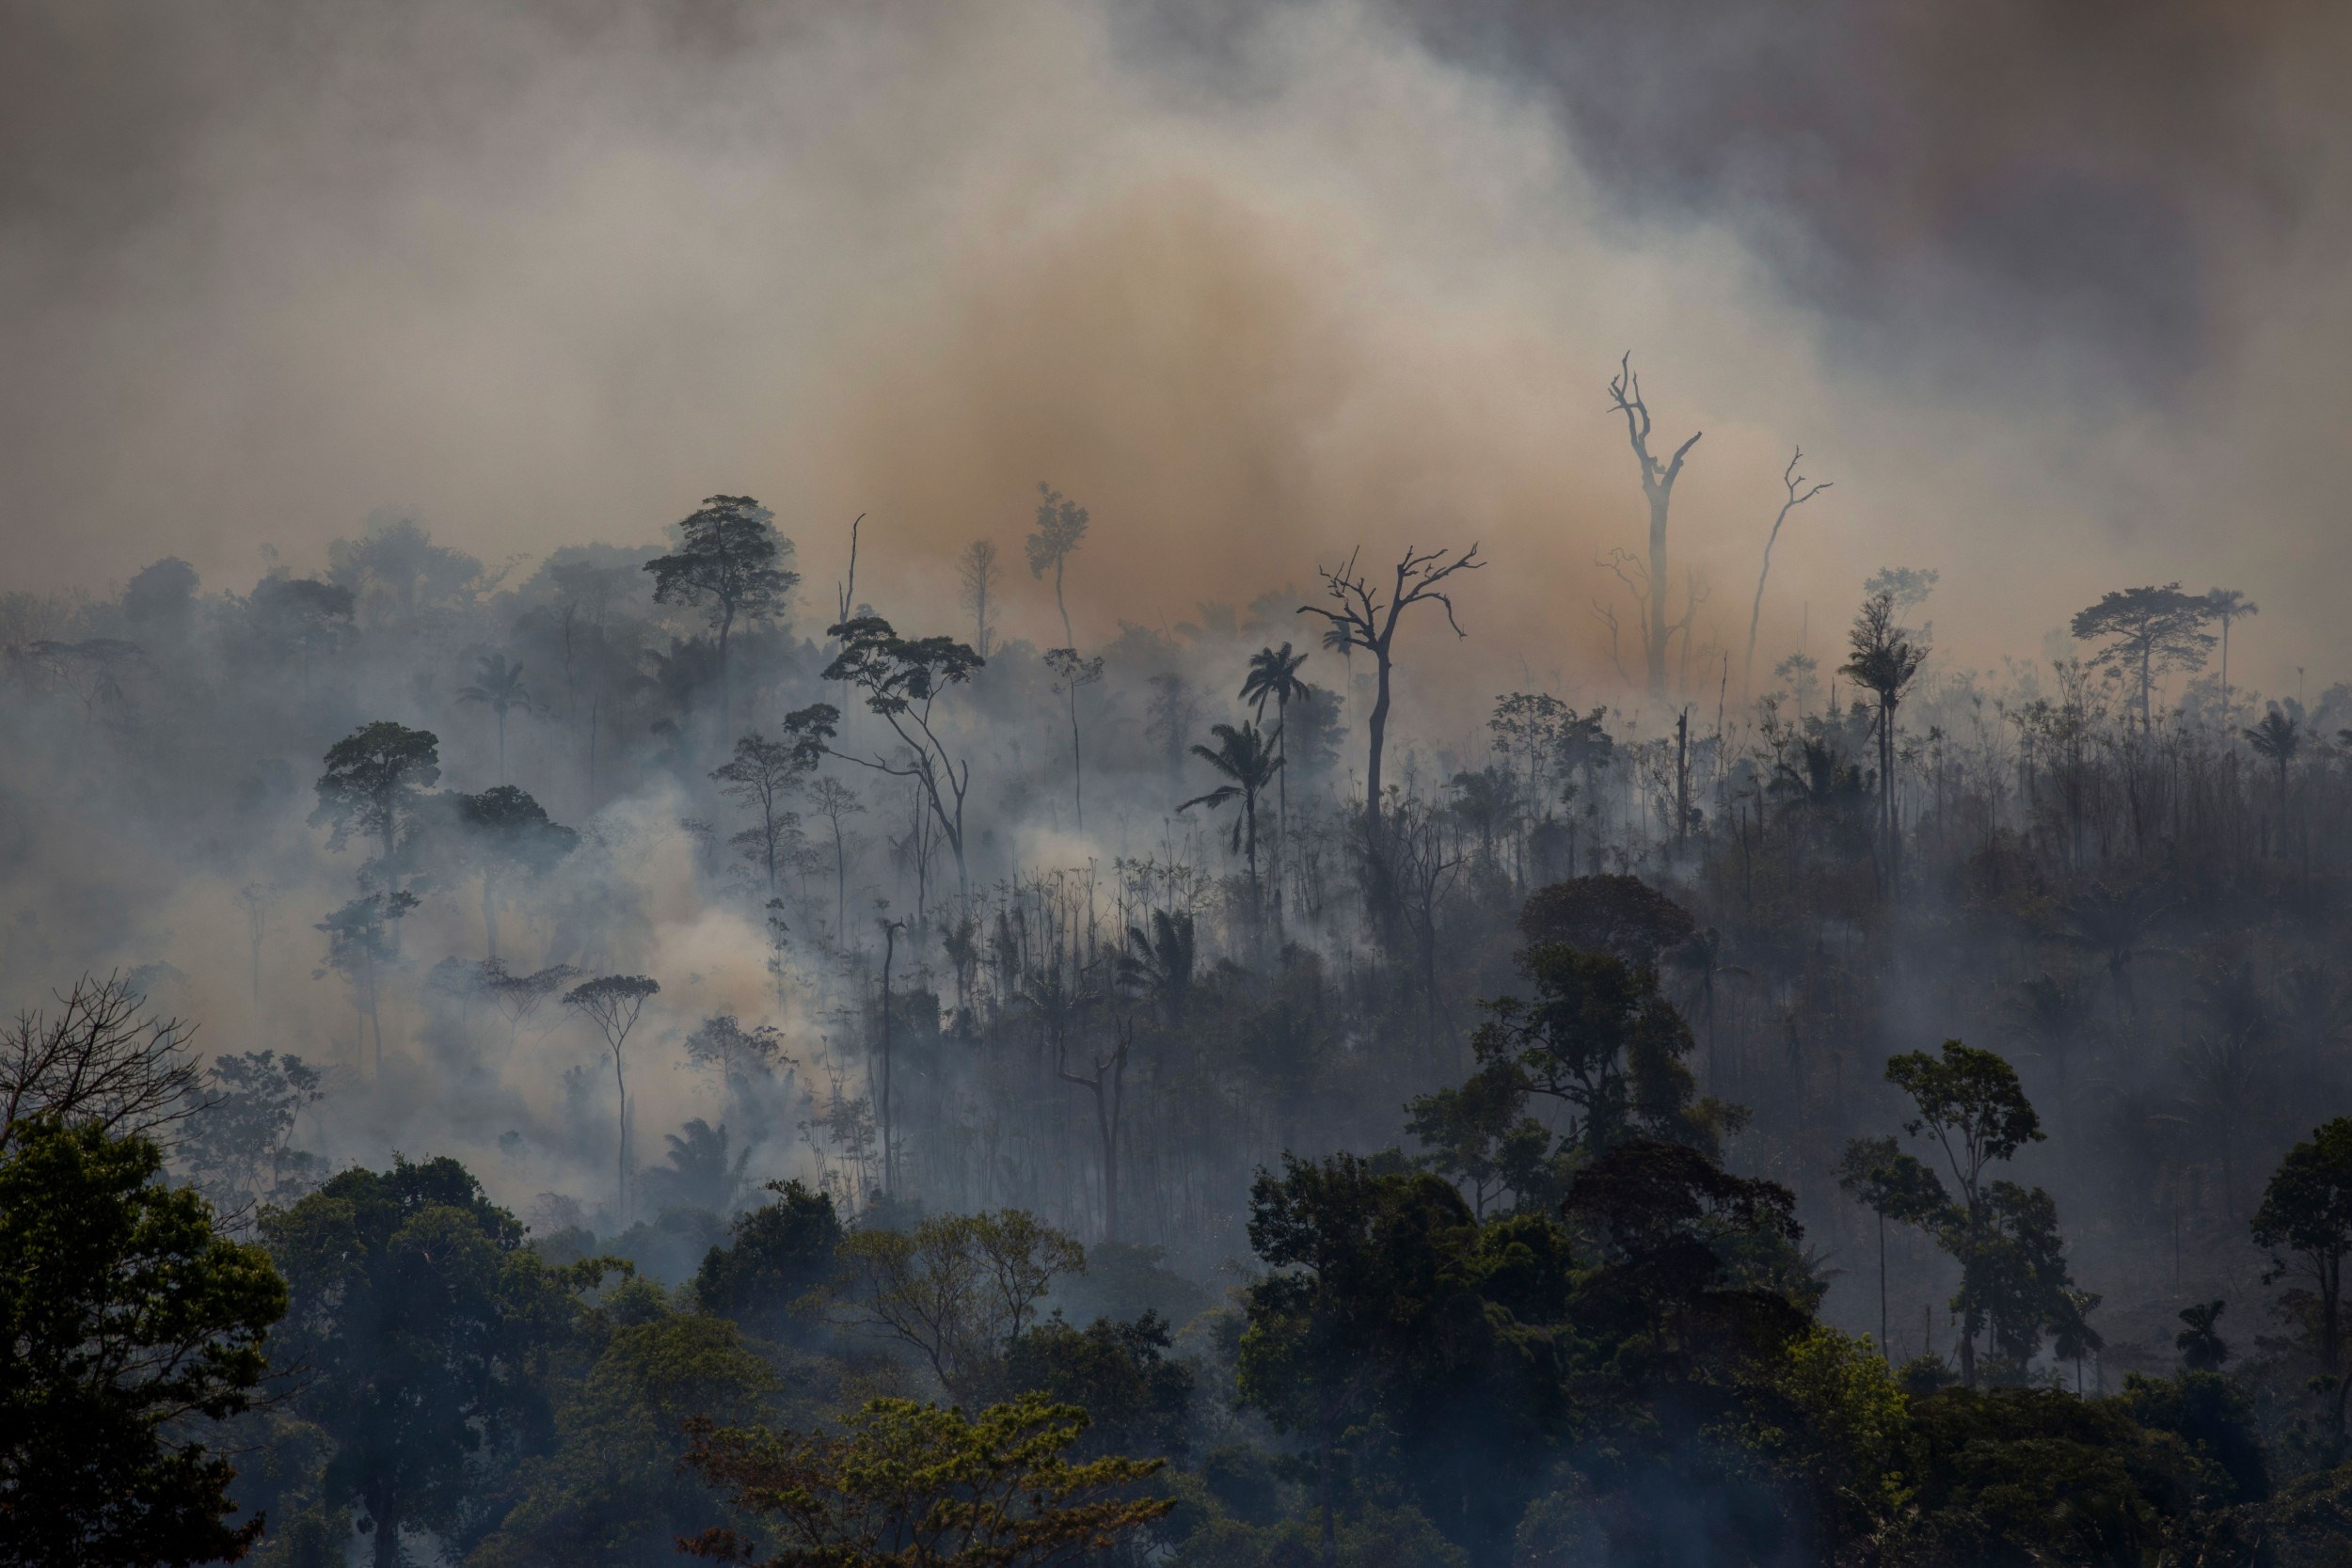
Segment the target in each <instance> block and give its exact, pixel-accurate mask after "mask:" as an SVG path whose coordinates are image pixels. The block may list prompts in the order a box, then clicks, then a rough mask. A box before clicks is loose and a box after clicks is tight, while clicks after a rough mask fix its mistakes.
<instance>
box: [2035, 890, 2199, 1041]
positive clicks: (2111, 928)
mask: <svg viewBox="0 0 2352 1568" xmlns="http://www.w3.org/2000/svg"><path fill="white" fill-rule="evenodd" d="M2170 908H2171V906H2170V905H2169V904H2166V903H2160V902H2158V901H2157V900H2156V899H2154V898H2153V897H2151V896H2149V895H2148V894H2147V893H2146V892H2145V891H2144V890H2143V889H2141V888H2136V887H2127V888H2109V887H2103V886H2100V885H2099V884H2097V883H2095V882H2094V883H2092V884H2091V885H2090V887H2088V888H2086V889H2084V890H2083V891H2082V892H2080V893H2078V894H2076V895H2074V897H2072V898H2069V899H2068V900H2067V901H2066V902H2065V904H2064V905H2063V906H2062V907H2061V908H2060V909H2059V911H2058V918H2059V921H2060V925H2059V929H2058V937H2059V939H2060V940H2061V941H2063V942H2068V943H2070V944H2072V945H2073V946H2075V947H2079V948H2082V949H2084V950H2085V951H2086V952H2090V953H2096V954H2098V955H2099V957H2100V958H2103V959H2105V960H2106V966H2107V979H2108V982H2109V984H2110V985H2111V986H2112V987H2113V988H2114V991H2115V1000H2116V1004H2117V1006H2119V1007H2120V1008H2121V1009H2122V1011H2123V1012H2124V1013H2125V1014H2126V1015H2128V1016H2137V1014H2138V1011H2139V1005H2138V1003H2137V1000H2136V999H2135V998H2134V997H2133V995H2132V957H2133V955H2134V954H2136V953H2137V952H2138V951H2139V949H2140V948H2141V946H2142V945H2144V942H2143V939H2144V938H2145V937H2146V936H2147V934H2148V927H2151V926H2153V925H2154V924H2155V922H2156V919H2157V917H2158V916H2159V915H2162V914H2163V913H2164V912H2165V911H2167V910H2169V909H2170Z"/></svg>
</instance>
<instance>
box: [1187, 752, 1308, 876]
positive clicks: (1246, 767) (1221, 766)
mask: <svg viewBox="0 0 2352 1568" xmlns="http://www.w3.org/2000/svg"><path fill="white" fill-rule="evenodd" d="M1209 733H1210V734H1211V735H1213V736H1216V750H1214V751H1212V750H1211V749H1209V748H1208V747H1206V746H1195V747H1194V748H1193V749H1192V754H1193V755H1194V756H1197V757H1199V758H1200V760H1201V761H1203V762H1205V763H1207V764H1208V765H1209V766H1210V767H1211V768H1216V770H1217V772H1218V773H1220V774H1222V775H1223V776H1224V777H1225V778H1226V779H1227V780H1228V781H1229V782H1228V783H1225V784H1219V785H1217V786H1216V788H1215V789H1212V790H1211V791H1209V792H1208V793H1207V794H1206V795H1196V796H1194V797H1193V798H1192V799H1191V800H1186V801H1185V802H1184V804H1183V805H1181V806H1178V807H1177V808H1176V809H1177V810H1178V811H1190V810H1191V809H1192V808H1193V807H1195V806H1206V807H1208V808H1209V809H1210V810H1211V811H1215V810H1216V808H1217V807H1219V806H1221V805H1224V804H1225V803H1226V802H1227V801H1229V800H1239V801H1240V802H1241V816H1240V819H1239V820H1237V821H1236V822H1234V824H1233V833H1232V847H1234V848H1236V849H1241V850H1243V851H1244V853H1245V854H1246V856H1247V857H1248V863H1249V901H1250V903H1251V905H1252V906H1255V904H1256V903H1257V900H1258V796H1259V793H1260V792H1261V791H1262V790H1263V789H1264V788H1265V786H1266V785H1267V784H1272V783H1273V782H1274V776H1275V774H1277V773H1279V772H1280V771H1281V770H1282V760H1281V758H1279V757H1278V756H1276V755H1275V754H1274V748H1273V746H1272V745H1271V744H1270V741H1272V740H1275V739H1279V736H1266V735H1264V734H1263V733H1262V732H1261V731H1260V730H1259V728H1258V726H1257V725H1255V724H1248V723H1245V724H1243V725H1242V726H1241V727H1240V728H1239V729H1236V728H1234V727H1233V726H1232V725H1231V724H1212V725H1210V726H1209Z"/></svg>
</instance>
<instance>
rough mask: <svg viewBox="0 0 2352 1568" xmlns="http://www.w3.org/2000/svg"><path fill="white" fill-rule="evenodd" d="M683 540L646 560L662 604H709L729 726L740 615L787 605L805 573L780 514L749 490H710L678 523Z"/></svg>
mask: <svg viewBox="0 0 2352 1568" xmlns="http://www.w3.org/2000/svg"><path fill="white" fill-rule="evenodd" d="M678 534H679V542H678V547H677V548H676V549H675V550H674V551H672V552H671V553H670V554H668V555H664V556H657V557H656V558H655V559H653V560H651V561H648V562H645V570H646V571H648V572H651V573H652V574H653V584H654V586H653V596H654V599H655V601H656V602H658V603H660V604H671V603H683V604H690V605H698V606H701V607H703V609H704V612H705V613H706V614H707V616H708V617H709V620H710V629H711V631H712V632H713V634H714V635H715V636H716V637H717V639H718V644H719V733H720V734H722V735H724V734H725V733H726V732H727V730H728V728H729V727H730V719H729V713H730V707H729V704H728V701H727V640H728V638H729V637H730V636H731V635H732V634H733V632H734V630H735V626H736V623H737V622H739V621H740V622H743V623H745V624H747V625H755V624H757V623H759V622H762V621H772V620H774V619H776V618H777V617H778V616H780V615H782V614H783V613H784V612H785V609H786V606H787V603H788V602H789V601H790V598H791V594H792V590H793V589H794V588H796V587H798V586H799V585H800V581H801V574H800V573H798V572H796V571H794V570H793V569H792V568H791V567H790V566H788V565H787V564H785V562H788V561H790V560H791V559H792V541H790V540H789V539H787V538H785V537H783V536H782V535H781V534H779V533H777V531H776V527H775V514H774V513H772V512H771V511H769V510H768V509H767V508H766V507H764V506H762V505H760V504H759V503H758V502H757V501H755V500H754V499H752V498H751V497H749V496H712V497H710V498H709V499H707V500H705V501H704V502H703V504H702V509H701V510H700V511H698V512H696V513H694V514H693V515H691V516H689V517H688V518H686V520H685V521H683V522H681V523H679V524H678Z"/></svg>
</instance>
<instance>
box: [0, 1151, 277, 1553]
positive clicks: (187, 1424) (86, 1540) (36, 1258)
mask: <svg viewBox="0 0 2352 1568" xmlns="http://www.w3.org/2000/svg"><path fill="white" fill-rule="evenodd" d="M163 1165H164V1162H163V1154H162V1152H161V1150H159V1149H158V1148H156V1147H155V1145H154V1144H152V1143H151V1142H150V1141H148V1140H147V1139H145V1138H142V1137H137V1136H114V1135H111V1134H109V1133H108V1132H105V1131H104V1129H103V1128H102V1127H100V1126H98V1125H96V1124H94V1123H91V1122H87V1121H85V1122H83V1123H81V1124H80V1125H69V1124H68V1123H66V1122H65V1121H63V1120H60V1119H59V1118H57V1117H53V1116H48V1115H38V1116H35V1117H31V1118H30V1119H28V1120H26V1121H25V1122H24V1123H23V1124H22V1125H20V1126H19V1127H17V1128H16V1129H15V1131H14V1134H13V1136H12V1137H11V1138H10V1140H9V1142H8V1145H7V1147H6V1149H5V1152H0V1345H6V1346H7V1347H8V1350H7V1354H5V1355H0V1562H8V1563H24V1564H28V1565H29V1564H34V1563H55V1564H64V1563H109V1564H112V1563H122V1564H140V1565H145V1564H161V1563H188V1562H203V1561H211V1560H233V1559H235V1558H238V1557H242V1556H243V1555H244V1554H245V1551H246V1548H247V1547H248V1546H249V1545H250V1544H252V1542H253V1540H254V1539H255V1537H256V1536H258V1535H259V1534H260V1532H261V1529H262V1520H260V1519H258V1518H254V1519H247V1520H246V1521H245V1522H243V1523H242V1524H234V1525H232V1524H230V1522H229V1516H230V1514H231V1513H234V1512H235V1509H234V1506H233V1504H232V1503H231V1502H230V1498H229V1496H228V1491H227V1488H228V1485H229V1482H230V1478H231V1476H232V1474H233V1471H232V1469H231V1467H230V1464H229V1462H228V1460H227V1459H226V1458H224V1457H223V1456H222V1454H221V1453H220V1452H219V1451H218V1450H217V1449H215V1448H213V1447H209V1446H208V1441H209V1440H210V1439H212V1438H213V1436H214V1434H215V1430H216V1428H215V1423H217V1422H220V1421H223V1420H226V1419H227V1418H230V1417H232V1416H235V1415H237V1414H239V1413H240V1412H242V1411H245V1410H246V1409H248V1408H250V1406H251V1405H252V1403H253V1401H254V1391H255V1389H256V1388H257V1387H258V1386H259V1385H260V1384H261V1381H262V1377H263V1375H264V1373H265V1371H266V1370H267V1368H266V1363H265V1361H264V1359H263V1354H262V1345H263V1341H264V1338H265V1337H266V1336H267V1335H268V1332H269V1329H270V1326H271V1325H272V1324H273V1323H277V1322H278V1319H279V1317H280V1316H281V1315H283V1313H284V1312H285V1310H286V1286H285V1282H284V1281H283V1280H281V1279H280V1278H279V1277H278V1272H277V1271H276V1270H275V1269H273V1268H272V1267H271V1266H270V1261H269V1258H268V1256H267V1255H266V1254H265V1253H263V1252H262V1249H261V1248H259V1247H257V1246H249V1245H245V1244H242V1243H236V1242H231V1241H228V1240H226V1239H224V1238H222V1237H221V1236H219V1235H217V1234H215V1231H214V1228H213V1214H212V1209H211V1206H210V1205H208V1204H207V1203H206V1202H205V1201H204V1200H203V1199H202V1198H201V1197H199V1196H197V1195H196V1194H195V1193H194V1192H192V1191H189V1190H187V1189H184V1188H180V1189H175V1188H172V1187H169V1186H167V1185H165V1184H164V1182H163V1181H162V1180H160V1178H161V1177H162V1174H163Z"/></svg>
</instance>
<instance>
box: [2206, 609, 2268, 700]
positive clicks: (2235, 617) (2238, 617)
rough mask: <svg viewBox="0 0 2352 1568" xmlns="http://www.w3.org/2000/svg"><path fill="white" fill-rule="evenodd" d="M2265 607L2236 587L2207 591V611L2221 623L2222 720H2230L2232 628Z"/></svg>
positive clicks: (2260, 611)
mask: <svg viewBox="0 0 2352 1568" xmlns="http://www.w3.org/2000/svg"><path fill="white" fill-rule="evenodd" d="M2262 610H2263V607H2262V606H2260V605H2258V604H2256V603H2255V602H2254V601H2253V600H2251V599H2249V598H2248V597H2247V596H2246V594H2244V592H2243V591H2241V590H2239V589H2235V588H2211V589H2207V590H2206V591H2205V612H2206V613H2207V614H2208V615H2210V616H2212V617H2213V618H2214V619H2215V620H2217V621H2218V622H2220V623H2221V721H2222V722H2223V723H2225V724H2226V723H2228V722H2229V721H2230V628H2231V626H2233V625H2235V624H2236V623H2237V622H2239V621H2243V620H2245V619H2246V618H2247V617H2248V616H2249V615H2260V614H2261V613H2262Z"/></svg>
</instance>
